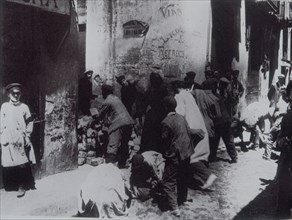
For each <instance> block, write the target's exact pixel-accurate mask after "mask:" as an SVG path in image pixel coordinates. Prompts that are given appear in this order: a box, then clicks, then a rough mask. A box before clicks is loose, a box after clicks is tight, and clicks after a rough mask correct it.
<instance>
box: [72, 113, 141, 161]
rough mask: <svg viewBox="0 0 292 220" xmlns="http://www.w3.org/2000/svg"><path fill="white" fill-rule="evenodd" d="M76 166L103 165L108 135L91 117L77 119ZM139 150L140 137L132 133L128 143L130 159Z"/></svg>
mask: <svg viewBox="0 0 292 220" xmlns="http://www.w3.org/2000/svg"><path fill="white" fill-rule="evenodd" d="M77 135H78V166H82V165H83V164H89V165H92V166H97V165H99V164H102V163H104V161H105V160H104V155H105V153H106V146H107V140H108V135H107V132H106V130H104V129H102V125H101V123H100V122H99V121H97V120H95V119H94V118H93V117H92V116H82V117H81V118H79V119H78V130H77ZM139 148H140V137H139V136H137V135H136V133H135V132H134V131H133V134H132V137H131V139H130V141H129V150H130V158H131V156H132V155H133V154H135V153H136V152H137V151H138V150H139Z"/></svg>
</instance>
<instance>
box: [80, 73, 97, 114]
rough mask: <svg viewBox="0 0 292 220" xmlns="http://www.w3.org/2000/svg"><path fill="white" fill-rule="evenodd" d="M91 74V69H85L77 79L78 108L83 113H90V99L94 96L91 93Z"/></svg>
mask: <svg viewBox="0 0 292 220" xmlns="http://www.w3.org/2000/svg"><path fill="white" fill-rule="evenodd" d="M92 74H93V71H92V70H89V71H86V72H85V73H84V76H83V77H82V78H81V79H80V80H79V100H78V101H79V109H80V110H81V112H82V114H84V115H91V114H90V99H93V98H94V97H95V96H94V95H93V94H92V79H91V77H92Z"/></svg>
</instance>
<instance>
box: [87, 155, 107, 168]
mask: <svg viewBox="0 0 292 220" xmlns="http://www.w3.org/2000/svg"><path fill="white" fill-rule="evenodd" d="M104 162H105V161H104V159H103V158H102V157H98V158H94V159H92V160H91V164H90V165H91V166H98V165H100V164H102V163H104Z"/></svg>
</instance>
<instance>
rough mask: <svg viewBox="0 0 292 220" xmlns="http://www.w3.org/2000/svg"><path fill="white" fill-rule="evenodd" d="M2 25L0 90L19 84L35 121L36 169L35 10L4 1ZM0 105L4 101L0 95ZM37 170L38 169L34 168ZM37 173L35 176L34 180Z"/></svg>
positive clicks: (40, 102)
mask: <svg viewBox="0 0 292 220" xmlns="http://www.w3.org/2000/svg"><path fill="white" fill-rule="evenodd" d="M3 6H4V7H3V18H2V20H1V22H2V24H1V27H2V58H3V65H2V71H3V74H2V83H1V84H2V85H1V86H2V88H5V86H6V85H7V84H9V83H12V82H19V83H21V84H22V85H23V94H22V102H24V103H25V104H27V105H28V106H29V109H30V111H31V114H32V116H33V118H34V119H35V124H34V130H33V133H32V137H31V141H32V144H33V147H34V151H35V154H36V159H37V167H38V166H39V165H40V163H39V162H40V160H41V158H42V155H43V149H44V144H43V142H44V140H43V137H44V120H43V119H44V111H45V97H44V95H43V94H42V92H41V85H40V82H41V80H40V79H41V77H42V76H41V74H40V71H39V69H40V40H41V39H40V35H39V33H40V25H39V21H38V19H37V18H38V17H39V16H38V13H39V11H38V9H35V8H32V7H27V6H24V5H20V4H15V3H9V2H5V3H4V5H3ZM1 95H2V97H1V104H2V103H3V102H5V101H7V95H6V94H5V92H4V89H3V92H2V94H1ZM36 170H38V169H36ZM38 177H39V174H38V173H36V178H38Z"/></svg>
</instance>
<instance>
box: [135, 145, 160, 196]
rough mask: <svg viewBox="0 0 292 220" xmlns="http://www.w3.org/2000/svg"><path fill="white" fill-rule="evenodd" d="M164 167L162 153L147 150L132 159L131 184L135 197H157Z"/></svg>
mask: <svg viewBox="0 0 292 220" xmlns="http://www.w3.org/2000/svg"><path fill="white" fill-rule="evenodd" d="M163 169H164V159H163V157H162V154H160V153H158V152H156V151H145V152H144V153H142V154H139V153H137V154H135V155H134V156H133V157H132V159H131V176H130V185H131V190H132V192H133V195H134V197H136V198H137V199H139V200H141V201H146V200H148V199H150V198H151V197H155V196H156V193H157V188H158V187H157V186H159V185H160V184H159V183H160V181H161V178H162V174H163Z"/></svg>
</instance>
